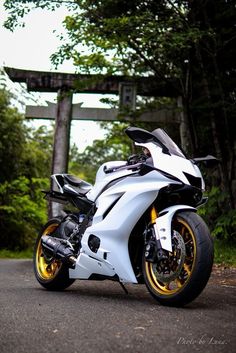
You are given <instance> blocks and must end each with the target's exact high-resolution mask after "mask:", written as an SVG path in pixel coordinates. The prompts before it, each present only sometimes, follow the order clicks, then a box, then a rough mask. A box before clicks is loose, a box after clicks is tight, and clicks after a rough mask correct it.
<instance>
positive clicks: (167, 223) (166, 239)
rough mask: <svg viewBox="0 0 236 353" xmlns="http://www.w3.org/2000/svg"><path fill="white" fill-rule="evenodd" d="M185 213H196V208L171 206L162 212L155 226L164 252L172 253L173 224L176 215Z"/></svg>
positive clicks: (157, 237)
mask: <svg viewBox="0 0 236 353" xmlns="http://www.w3.org/2000/svg"><path fill="white" fill-rule="evenodd" d="M183 211H192V212H196V208H194V207H191V206H187V205H176V206H170V207H168V208H165V209H164V210H162V211H161V212H160V213H159V215H158V217H157V219H156V221H155V224H154V230H155V235H156V239H157V240H160V242H161V247H162V249H164V250H167V251H170V252H172V240H171V224H172V219H173V217H174V215H175V214H176V213H179V212H183Z"/></svg>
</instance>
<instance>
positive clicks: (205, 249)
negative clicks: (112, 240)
mask: <svg viewBox="0 0 236 353" xmlns="http://www.w3.org/2000/svg"><path fill="white" fill-rule="evenodd" d="M172 236H174V237H175V242H176V244H177V243H179V245H178V244H177V246H176V249H175V251H173V253H169V258H168V260H166V262H165V263H163V264H162V265H161V264H160V263H157V262H156V263H152V262H148V261H146V260H145V257H144V256H143V276H144V280H145V284H146V286H147V288H148V290H149V292H150V293H151V295H152V296H153V297H154V298H155V299H156V300H157V301H158V302H159V303H160V304H162V305H168V306H177V307H180V306H184V305H186V304H188V303H190V302H191V301H193V300H194V299H195V298H196V297H197V296H198V295H199V294H200V293H201V292H202V290H203V289H204V287H205V286H206V284H207V282H208V279H209V277H210V274H211V270H212V265H213V257H214V248H213V241H212V238H211V235H210V233H209V230H208V228H207V226H206V224H205V222H204V221H203V220H202V218H201V217H200V216H198V215H197V214H196V213H194V212H181V213H179V214H176V215H175V217H174V218H173V221H172Z"/></svg>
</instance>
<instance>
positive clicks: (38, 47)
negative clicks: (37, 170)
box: [0, 0, 104, 152]
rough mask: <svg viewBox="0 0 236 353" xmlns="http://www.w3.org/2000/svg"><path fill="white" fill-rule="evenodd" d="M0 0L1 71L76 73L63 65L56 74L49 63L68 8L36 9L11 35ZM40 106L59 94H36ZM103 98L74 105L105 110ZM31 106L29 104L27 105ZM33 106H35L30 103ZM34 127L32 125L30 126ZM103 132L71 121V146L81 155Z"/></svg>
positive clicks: (90, 124)
mask: <svg viewBox="0 0 236 353" xmlns="http://www.w3.org/2000/svg"><path fill="white" fill-rule="evenodd" d="M3 2H4V1H3V0H0V67H3V66H8V67H14V68H18V69H29V70H37V71H60V72H69V73H70V72H71V73H73V72H74V71H75V70H74V67H73V65H72V63H71V62H68V61H67V62H65V63H63V64H62V65H61V66H60V67H58V69H57V70H56V69H55V68H54V67H53V65H52V63H51V62H50V56H51V54H53V53H54V52H55V51H56V50H57V48H58V47H59V46H60V40H59V38H58V36H59V35H60V34H61V33H63V32H64V29H63V25H62V21H63V19H64V17H65V15H66V14H67V12H66V9H65V8H59V9H57V10H56V11H53V12H51V11H47V10H42V9H36V10H33V11H32V12H30V13H29V14H28V15H27V16H26V17H25V18H24V22H25V27H24V28H17V29H15V30H14V32H11V31H9V30H7V29H5V28H4V27H3V23H4V20H5V19H6V18H7V13H6V11H5V10H4V7H3ZM18 87H19V86H18V84H16V83H14V84H13V83H11V82H10V83H9V88H10V89H13V90H15V89H16V90H19V88H18ZM35 97H36V99H37V100H38V101H39V103H40V104H41V103H43V102H44V101H45V100H48V101H51V102H53V101H55V100H56V94H50V93H44V94H39V93H37V94H36V96H35ZM100 98H101V95H94V94H93V95H92V94H90V95H89V94H80V95H74V103H78V102H83V107H91V108H92V107H104V105H102V104H101V103H100V102H99V99H100ZM27 104H28V103H27ZM29 104H32V102H29ZM29 124H31V125H32V123H29ZM42 124H43V125H47V124H49V122H47V121H45V120H37V121H36V120H35V121H34V123H33V126H36V127H37V126H39V125H42ZM103 136H104V133H103V131H102V130H101V129H100V128H99V127H98V125H97V124H96V123H95V122H92V121H72V126H71V143H76V145H77V146H78V148H79V151H81V152H82V151H83V149H84V148H85V147H86V146H87V145H89V144H91V143H92V141H93V140H94V139H102V138H103Z"/></svg>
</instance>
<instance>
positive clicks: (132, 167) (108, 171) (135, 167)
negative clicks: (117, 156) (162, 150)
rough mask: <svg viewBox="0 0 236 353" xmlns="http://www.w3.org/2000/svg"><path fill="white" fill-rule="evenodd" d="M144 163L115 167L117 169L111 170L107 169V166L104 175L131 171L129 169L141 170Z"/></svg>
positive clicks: (112, 168)
mask: <svg viewBox="0 0 236 353" xmlns="http://www.w3.org/2000/svg"><path fill="white" fill-rule="evenodd" d="M142 164H143V163H142V162H139V163H136V164H126V165H121V166H115V167H111V168H106V166H105V167H104V168H103V171H104V173H106V174H109V173H114V172H117V171H119V170H127V169H128V170H129V169H131V170H132V169H133V170H135V169H140V168H141V166H142Z"/></svg>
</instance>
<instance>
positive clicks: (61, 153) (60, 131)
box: [48, 89, 73, 217]
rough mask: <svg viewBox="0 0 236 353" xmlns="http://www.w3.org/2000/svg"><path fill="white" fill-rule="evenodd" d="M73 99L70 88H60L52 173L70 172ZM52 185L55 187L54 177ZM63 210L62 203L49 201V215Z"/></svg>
mask: <svg viewBox="0 0 236 353" xmlns="http://www.w3.org/2000/svg"><path fill="white" fill-rule="evenodd" d="M72 99H73V94H72V93H71V92H70V91H69V90H66V89H60V90H59V91H58V93H57V113H56V117H55V132H54V142H53V154H52V174H60V173H67V172H68V158H69V149H70V127H71V118H72ZM51 186H52V188H53V180H52V179H51ZM54 188H55V186H54ZM61 210H62V205H60V204H57V203H55V202H50V203H49V210H48V212H49V217H51V216H53V215H58V214H60V212H61Z"/></svg>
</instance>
